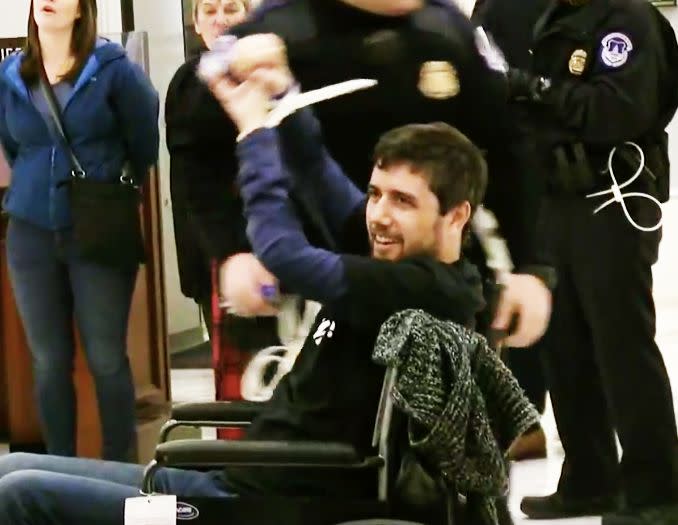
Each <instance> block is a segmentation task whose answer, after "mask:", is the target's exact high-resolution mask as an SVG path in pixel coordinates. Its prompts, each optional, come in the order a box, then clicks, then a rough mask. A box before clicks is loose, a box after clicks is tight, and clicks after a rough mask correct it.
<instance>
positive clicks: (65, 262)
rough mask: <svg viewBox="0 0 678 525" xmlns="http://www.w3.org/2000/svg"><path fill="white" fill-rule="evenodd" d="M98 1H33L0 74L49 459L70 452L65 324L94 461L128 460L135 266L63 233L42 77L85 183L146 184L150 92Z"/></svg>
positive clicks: (152, 137) (2, 122)
mask: <svg viewBox="0 0 678 525" xmlns="http://www.w3.org/2000/svg"><path fill="white" fill-rule="evenodd" d="M96 20H97V7H96V2H95V0H34V1H33V2H31V6H30V11H29V17H28V39H27V43H26V47H25V48H24V50H23V51H22V52H20V53H18V54H15V55H12V56H10V57H9V58H8V59H7V60H5V61H4V62H3V64H2V65H1V66H0V144H2V148H3V150H4V153H5V156H6V158H7V160H8V162H9V165H10V167H11V169H12V180H11V185H10V187H9V190H8V191H7V193H6V196H5V199H4V202H3V208H4V211H5V212H6V213H7V214H8V215H9V217H10V219H9V226H8V231H7V261H8V266H9V276H10V281H11V285H12V289H13V291H14V296H15V299H16V302H17V307H18V310H19V314H20V316H21V320H22V322H23V326H24V329H25V331H26V335H27V338H28V345H29V348H30V351H31V356H32V359H33V377H34V380H35V391H36V395H37V406H38V414H39V417H40V421H41V424H42V429H43V433H44V438H45V441H46V445H47V450H48V452H49V453H51V454H57V455H62V456H73V455H75V454H76V399H75V391H74V384H73V361H74V353H75V337H74V333H73V320H74V319H75V325H76V327H77V330H78V333H79V336H80V340H81V342H82V345H83V347H84V351H85V356H86V358H87V362H88V364H89V367H90V370H91V372H92V376H93V378H94V384H95V387H96V393H97V399H98V403H99V412H100V416H101V424H102V435H103V457H104V458H106V459H110V460H118V461H125V460H131V459H132V458H133V457H134V455H135V454H136V447H135V444H136V443H135V435H136V428H135V425H136V418H135V393H134V384H133V380H132V374H131V370H130V364H129V360H128V357H127V324H128V317H129V312H130V305H131V300H132V293H133V291H134V286H135V282H136V276H137V271H138V265H137V264H134V265H129V266H126V267H118V266H112V265H105V264H100V263H94V262H91V261H89V260H86V259H84V258H83V257H81V256H80V255H79V251H78V245H77V240H76V239H74V235H73V229H72V216H71V203H70V193H69V185H68V184H67V183H68V181H69V179H70V177H71V163H70V160H69V157H68V154H67V152H66V148H65V147H64V145H63V144H62V143H61V141H60V140H59V139H57V138H55V137H56V134H55V133H53V132H52V121H51V119H50V116H49V110H48V105H47V100H46V98H45V97H44V96H43V95H42V93H41V90H40V86H39V84H40V78H41V75H42V71H43V69H44V74H45V76H46V79H47V81H48V82H49V83H50V84H51V86H52V90H53V92H54V95H55V98H56V99H57V101H58V104H59V106H60V108H61V112H62V114H63V121H64V128H65V131H66V135H67V136H68V138H69V141H70V143H71V144H72V147H73V149H74V151H75V154H76V156H77V157H78V159H79V161H80V163H81V164H82V165H83V168H84V171H85V172H86V174H87V177H89V178H91V179H94V180H102V181H117V180H119V178H120V176H121V172H122V169H123V166H124V165H128V166H129V167H130V169H131V172H132V173H134V174H135V180H136V182H138V183H143V176H144V175H145V174H146V173H147V172H148V169H149V167H150V166H151V165H152V164H153V163H154V162H155V161H156V159H157V155H158V142H159V138H158V95H157V93H156V92H155V90H154V89H153V87H152V85H151V83H150V81H149V79H148V78H147V77H146V75H145V74H144V72H143V71H142V69H141V68H140V67H138V66H137V65H135V64H133V63H132V62H131V61H130V60H129V59H128V57H127V56H126V54H125V51H124V50H123V48H122V47H121V46H119V45H118V44H115V43H111V42H109V41H107V40H105V39H102V38H98V37H97V23H96Z"/></svg>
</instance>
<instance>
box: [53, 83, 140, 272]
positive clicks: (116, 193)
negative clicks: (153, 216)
mask: <svg viewBox="0 0 678 525" xmlns="http://www.w3.org/2000/svg"><path fill="white" fill-rule="evenodd" d="M40 90H41V91H42V94H43V96H44V97H45V100H46V102H47V106H48V108H49V112H50V116H51V120H52V123H53V126H49V127H50V128H53V130H54V131H55V133H56V134H57V138H58V139H59V141H60V142H62V143H63V146H64V148H65V150H66V153H67V154H68V157H69V160H70V164H71V178H70V180H69V181H68V183H67V184H68V186H69V188H70V193H71V213H72V217H73V235H74V239H75V243H76V246H77V249H78V254H79V255H80V256H81V257H82V258H83V259H85V260H88V261H92V262H96V263H99V264H102V265H105V266H111V267H116V268H126V267H132V266H135V265H137V264H139V263H141V262H143V261H144V260H145V253H144V252H145V250H144V240H143V235H142V233H141V218H140V210H139V204H140V202H141V194H140V191H139V188H138V186H136V185H135V183H134V180H133V177H132V176H131V175H130V174H128V173H126V171H125V169H123V170H122V171H121V174H120V176H119V178H118V179H116V180H113V181H100V180H94V179H92V178H90V177H88V176H87V173H86V172H85V170H84V169H83V167H82V165H81V164H80V162H79V161H78V158H77V157H76V156H75V153H74V152H73V148H72V147H71V144H70V142H69V140H68V138H67V135H66V130H65V128H64V125H63V119H62V116H61V110H60V109H59V105H58V102H57V100H56V97H55V96H54V91H53V90H52V86H51V85H50V83H49V81H48V80H47V76H46V74H45V73H44V72H43V74H42V75H41V78H40Z"/></svg>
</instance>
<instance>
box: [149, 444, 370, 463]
mask: <svg viewBox="0 0 678 525" xmlns="http://www.w3.org/2000/svg"><path fill="white" fill-rule="evenodd" d="M375 459H379V458H369V459H368V460H365V459H364V458H363V457H362V456H361V455H360V454H358V452H357V451H356V450H355V449H354V448H353V447H352V446H351V445H347V444H345V443H327V442H314V441H308V442H303V441H251V440H235V441H229V440H203V439H181V440H177V441H169V442H167V443H162V444H160V445H158V447H157V448H156V450H155V460H156V462H157V464H158V465H159V466H160V465H162V466H172V467H223V466H227V465H254V466H270V467H288V466H296V467H333V468H360V467H365V466H369V465H371V464H375V465H376V464H379V462H376V463H375Z"/></svg>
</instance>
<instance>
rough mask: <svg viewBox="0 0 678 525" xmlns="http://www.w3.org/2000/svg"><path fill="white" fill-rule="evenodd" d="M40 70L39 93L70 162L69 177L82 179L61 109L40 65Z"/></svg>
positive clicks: (82, 174) (83, 174)
mask: <svg viewBox="0 0 678 525" xmlns="http://www.w3.org/2000/svg"><path fill="white" fill-rule="evenodd" d="M40 69H41V71H40V91H41V92H42V95H43V97H45V101H46V102H47V108H48V109H49V114H50V117H51V119H52V123H53V124H54V129H55V130H56V132H57V134H58V135H59V138H60V139H61V141H62V142H63V145H64V147H65V148H66V153H68V158H69V160H70V162H71V175H73V176H74V177H80V178H84V177H85V170H84V169H82V165H81V164H80V161H79V160H78V157H76V156H75V152H74V151H73V148H72V147H71V143H70V142H69V140H68V137H67V136H66V129H65V128H64V123H63V119H62V116H61V109H59V103H58V102H57V99H56V96H54V90H53V89H52V85H51V84H50V83H49V80H48V79H47V73H45V69H44V67H43V66H42V64H41V65H40Z"/></svg>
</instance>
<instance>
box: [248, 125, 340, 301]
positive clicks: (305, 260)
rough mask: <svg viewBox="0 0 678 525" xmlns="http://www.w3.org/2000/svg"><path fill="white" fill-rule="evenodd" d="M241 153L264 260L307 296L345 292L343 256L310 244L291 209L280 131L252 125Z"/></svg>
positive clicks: (251, 231) (256, 247) (252, 226)
mask: <svg viewBox="0 0 678 525" xmlns="http://www.w3.org/2000/svg"><path fill="white" fill-rule="evenodd" d="M237 154H238V159H239V160H240V170H239V173H238V183H239V186H240V194H241V196H242V199H243V203H244V212H245V217H246V218H247V236H248V238H249V240H250V243H251V245H252V250H253V252H254V253H255V254H256V256H257V257H258V258H259V260H260V261H261V263H262V264H263V265H264V266H265V267H266V268H267V269H268V270H269V271H270V272H271V273H272V274H273V275H275V276H276V277H277V278H278V279H279V280H280V282H281V284H282V286H283V287H284V288H285V289H286V290H289V291H290V292H293V293H297V294H299V295H301V296H303V297H305V298H306V299H310V300H314V301H319V302H321V303H323V304H327V303H331V302H333V301H335V300H337V299H338V298H340V297H343V296H344V295H345V294H346V289H347V284H346V277H345V269H344V265H343V262H342V259H341V257H340V256H339V255H338V254H336V253H333V252H330V251H327V250H322V249H320V248H315V247H313V246H311V245H310V244H309V242H308V239H307V238H306V236H305V235H304V232H303V229H302V226H301V224H300V223H299V220H298V219H297V217H296V216H295V214H294V212H293V210H292V206H291V203H290V199H289V190H290V176H289V172H288V171H287V170H286V169H285V167H284V166H283V162H282V159H281V151H280V144H279V141H278V132H277V131H276V130H275V129H259V130H257V131H254V132H253V133H251V134H250V135H248V136H247V137H245V138H244V139H243V140H242V141H241V142H240V143H239V144H238V147H237Z"/></svg>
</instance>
